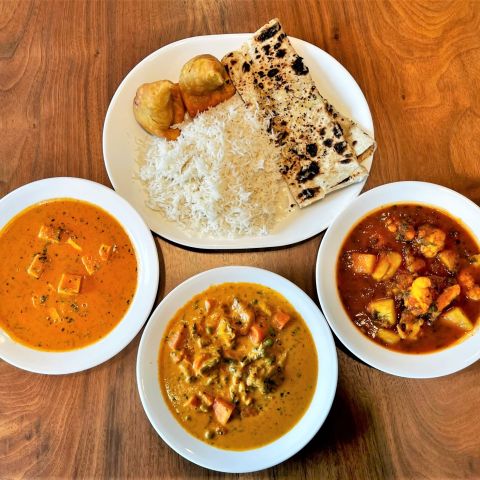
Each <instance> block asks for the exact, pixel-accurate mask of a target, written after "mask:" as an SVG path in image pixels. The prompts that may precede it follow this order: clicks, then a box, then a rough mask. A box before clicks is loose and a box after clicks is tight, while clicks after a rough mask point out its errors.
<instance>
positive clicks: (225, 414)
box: [213, 397, 235, 425]
mask: <svg viewBox="0 0 480 480" xmlns="http://www.w3.org/2000/svg"><path fill="white" fill-rule="evenodd" d="M234 410H235V405H234V404H233V403H230V402H228V401H227V400H224V399H223V398H220V397H217V398H215V400H214V401H213V414H214V416H215V419H216V420H217V422H218V423H220V424H222V425H226V424H227V422H228V420H229V419H230V417H231V415H232V413H233V411H234Z"/></svg>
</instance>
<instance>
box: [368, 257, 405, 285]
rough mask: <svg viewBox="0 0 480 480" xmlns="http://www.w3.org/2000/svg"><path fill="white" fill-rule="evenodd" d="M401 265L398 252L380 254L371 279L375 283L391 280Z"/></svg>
mask: <svg viewBox="0 0 480 480" xmlns="http://www.w3.org/2000/svg"><path fill="white" fill-rule="evenodd" d="M401 264H402V256H401V255H400V254H399V253H398V252H386V253H381V254H380V258H379V260H378V263H377V265H376V267H375V270H374V271H373V273H372V277H373V279H374V280H376V281H377V282H382V281H385V280H389V279H390V278H392V277H393V276H394V275H395V273H397V270H398V268H399V267H400V265H401Z"/></svg>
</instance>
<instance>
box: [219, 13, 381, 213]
mask: <svg viewBox="0 0 480 480" xmlns="http://www.w3.org/2000/svg"><path fill="white" fill-rule="evenodd" d="M222 62H223V64H224V65H225V67H226V68H227V71H228V73H229V75H230V78H231V79H232V82H233V84H234V85H235V87H236V89H237V91H238V92H239V94H240V95H241V97H242V99H243V101H244V102H245V104H246V105H247V107H249V108H251V109H253V110H254V111H255V112H256V114H257V116H258V117H259V118H260V119H261V120H262V121H263V122H264V124H265V128H266V129H267V130H268V131H269V132H270V133H271V134H272V135H273V138H274V139H275V142H276V143H277V145H279V146H280V147H281V148H282V165H281V166H280V171H281V173H282V175H283V177H284V179H285V181H286V182H287V184H288V187H289V189H290V192H291V193H292V195H293V197H294V198H295V201H296V202H297V203H298V205H299V206H300V207H305V206H307V205H310V204H311V203H313V202H315V201H317V200H320V199H321V198H323V197H324V196H325V195H326V194H328V193H329V192H332V191H334V190H337V189H339V188H343V187H345V186H347V185H350V184H352V183H354V182H358V181H361V180H363V179H364V178H365V177H366V176H367V175H368V172H367V170H366V169H365V167H363V166H362V165H361V160H362V159H363V158H366V157H367V156H368V155H370V154H371V153H372V152H373V149H374V145H375V143H374V141H373V139H371V138H370V137H369V136H368V135H367V134H366V133H365V132H363V131H362V130H361V128H360V127H359V126H358V125H357V124H355V123H354V122H352V121H351V120H349V119H348V118H346V117H344V116H342V115H340V114H339V113H338V112H337V111H336V110H335V109H334V108H333V106H331V105H330V104H329V103H328V101H327V100H326V99H324V98H323V97H322V95H321V94H320V93H319V92H318V90H317V87H316V86H315V83H314V82H313V79H312V77H311V76H310V74H309V70H308V67H307V66H306V65H305V64H304V63H303V59H302V57H300V56H299V55H298V54H297V53H296V51H295V50H294V48H293V47H292V45H291V43H290V41H289V39H288V37H287V35H286V34H285V33H284V31H283V29H282V27H281V25H280V23H279V21H278V19H274V20H271V21H270V22H269V23H267V24H266V25H264V26H263V27H262V28H260V29H259V30H258V31H257V32H256V33H255V34H254V35H253V38H252V39H251V40H249V41H248V42H246V43H245V44H244V45H243V46H242V47H241V49H240V50H239V51H234V52H231V53H229V54H227V55H225V57H224V58H223V59H222Z"/></svg>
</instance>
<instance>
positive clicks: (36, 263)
mask: <svg viewBox="0 0 480 480" xmlns="http://www.w3.org/2000/svg"><path fill="white" fill-rule="evenodd" d="M46 260H47V257H46V256H45V255H43V254H40V253H37V254H36V255H35V256H34V257H33V260H32V263H31V264H30V266H29V267H28V269H27V273H28V274H29V275H30V276H31V277H33V278H40V276H41V275H42V273H43V271H44V270H45V262H46Z"/></svg>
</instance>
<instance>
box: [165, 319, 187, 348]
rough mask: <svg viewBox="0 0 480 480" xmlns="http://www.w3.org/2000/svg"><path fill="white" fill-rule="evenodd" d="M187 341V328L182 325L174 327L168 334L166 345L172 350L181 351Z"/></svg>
mask: <svg viewBox="0 0 480 480" xmlns="http://www.w3.org/2000/svg"><path fill="white" fill-rule="evenodd" d="M186 339H187V326H186V325H184V324H181V325H178V326H176V327H174V329H173V330H172V331H171V332H170V333H169V334H168V339H167V344H168V346H169V347H170V348H171V349H172V350H181V349H182V348H183V346H184V344H185V340H186Z"/></svg>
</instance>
